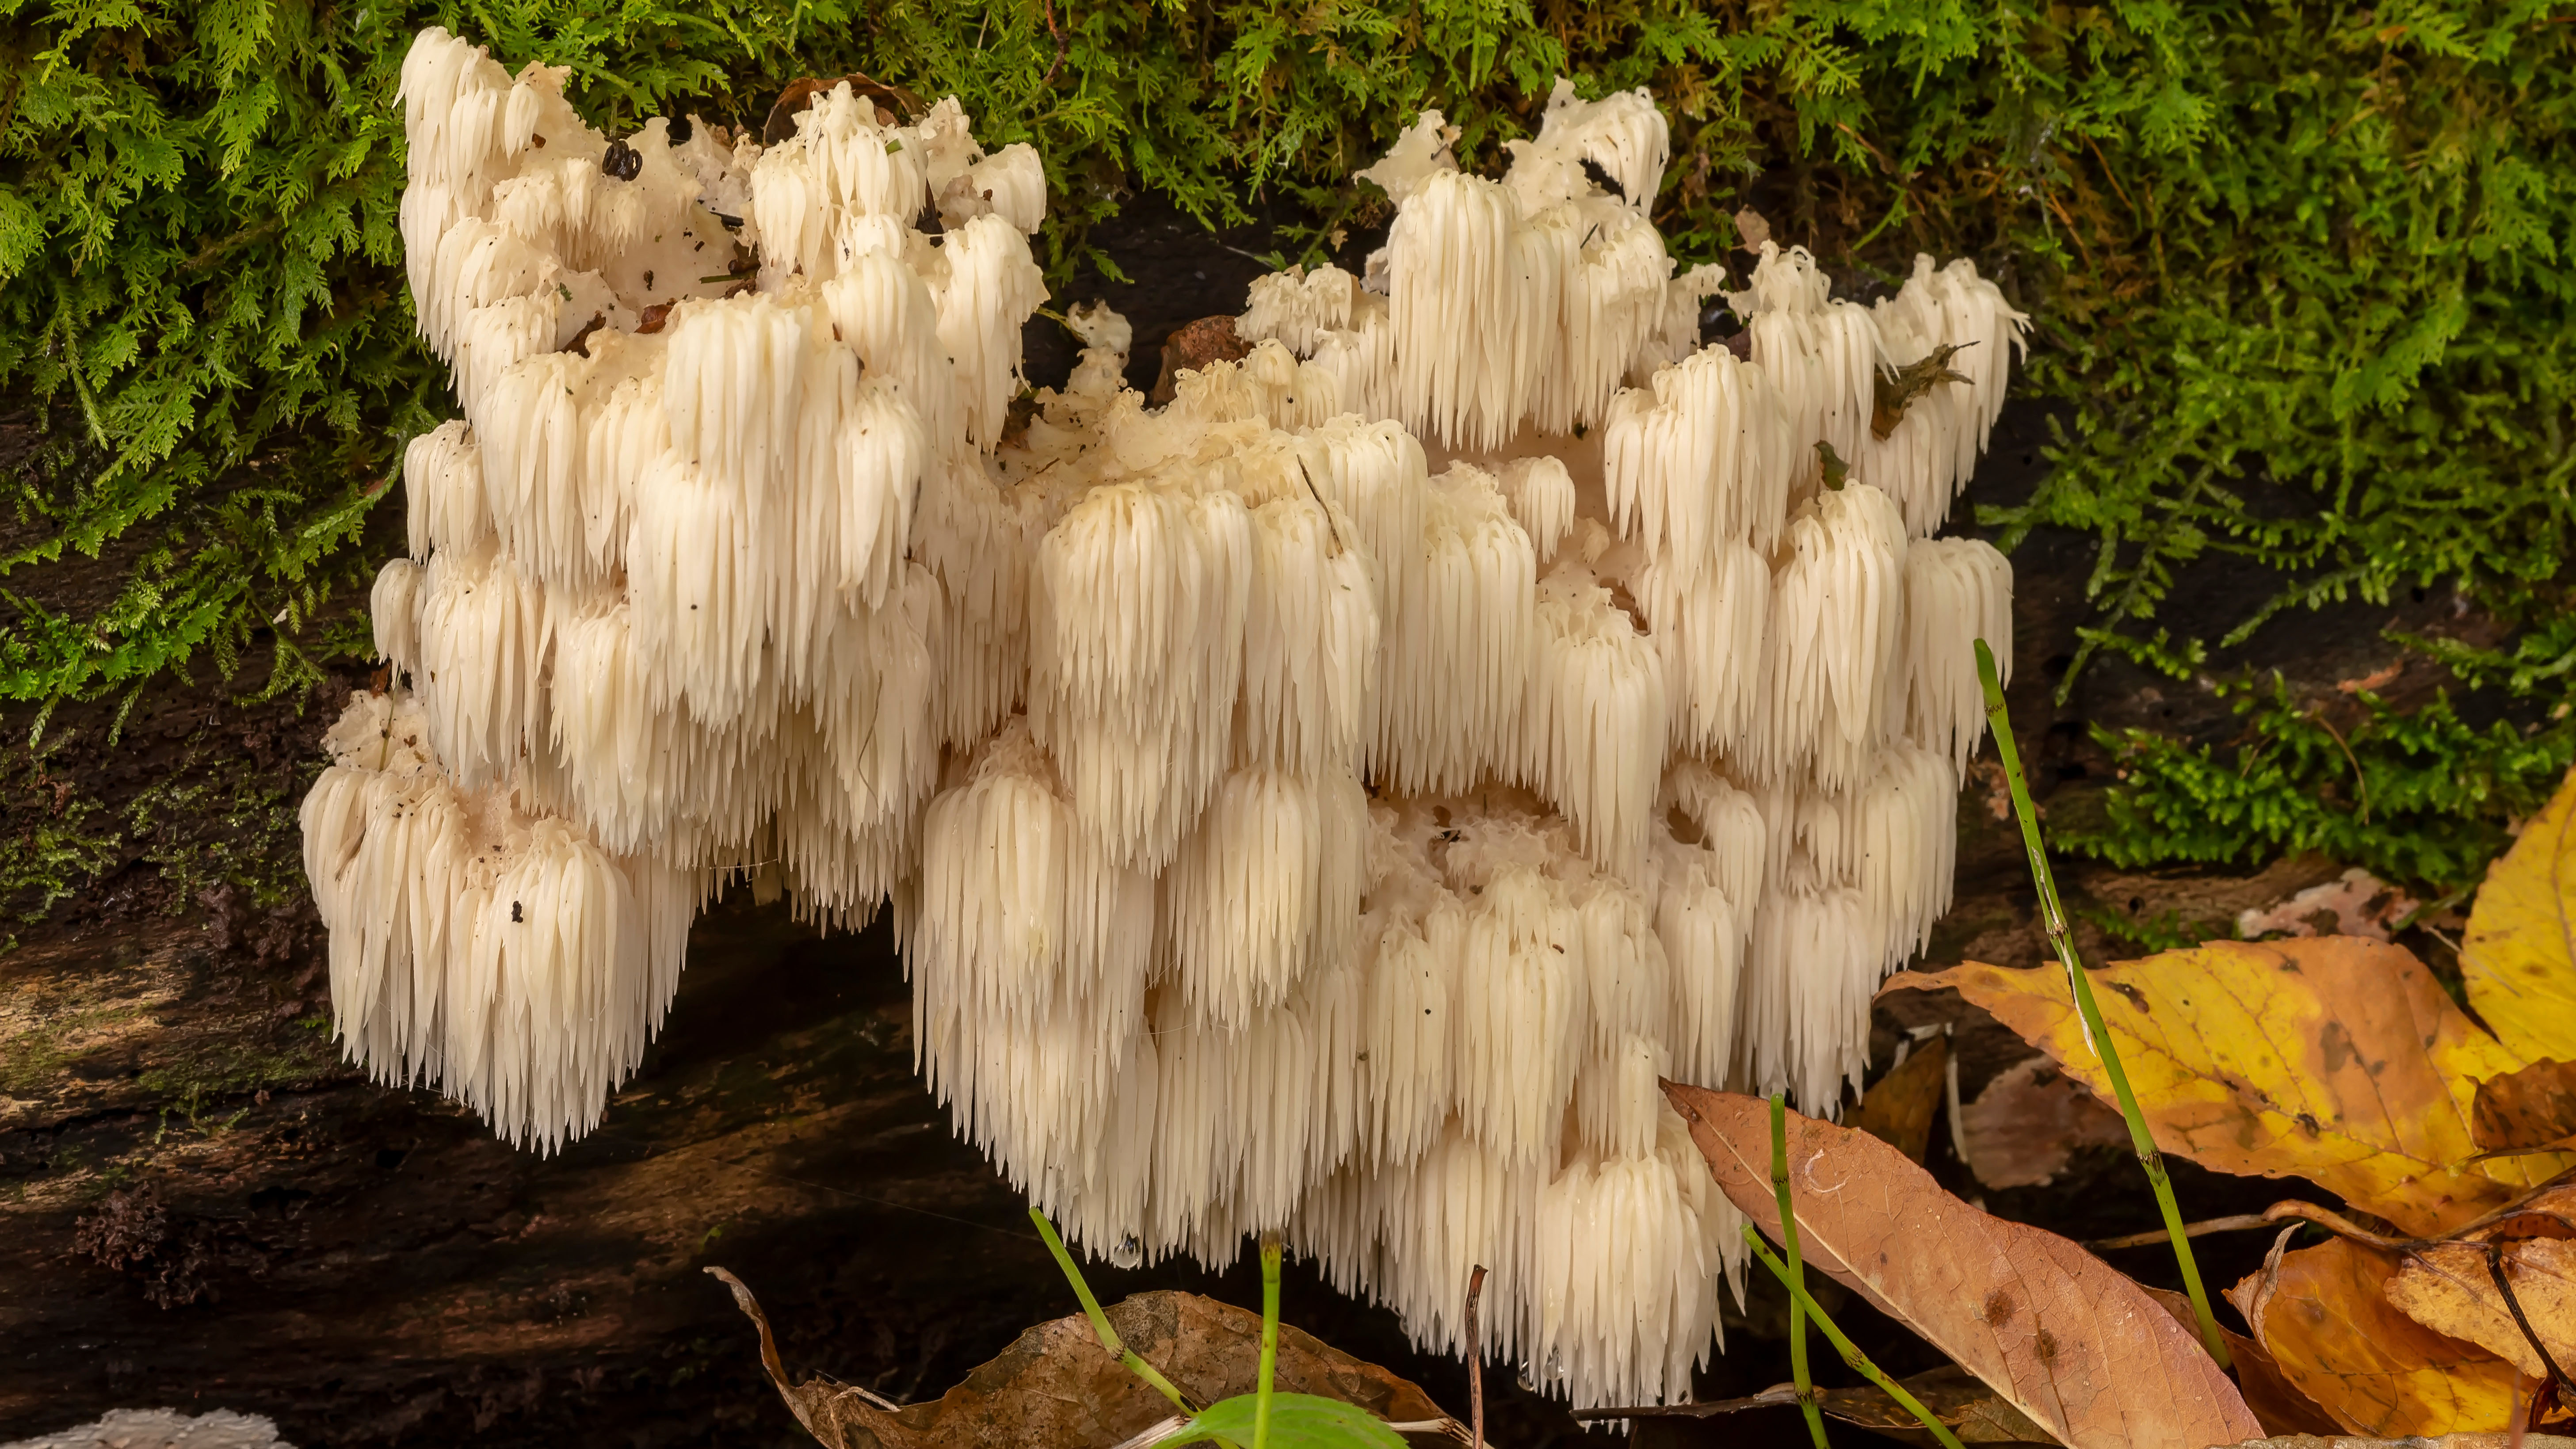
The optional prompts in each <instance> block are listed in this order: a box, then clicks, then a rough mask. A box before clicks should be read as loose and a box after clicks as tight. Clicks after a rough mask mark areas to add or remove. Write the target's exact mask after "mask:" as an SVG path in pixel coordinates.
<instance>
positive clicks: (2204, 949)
mask: <svg viewBox="0 0 2576 1449" xmlns="http://www.w3.org/2000/svg"><path fill="white" fill-rule="evenodd" d="M1888 986H1889V989H1890V990H1900V989H1906V988H1916V989H1924V990H1931V989H1937V988H1941V987H1955V988H1957V989H1958V991H1959V992H1960V993H1961V994H1962V995H1964V996H1966V997H1967V998H1968V999H1969V1000H1970V1001H1972V1002H1975V1003H1976V1004H1977V1005H1979V1006H1981V1007H1984V1008H1985V1009H1986V1010H1987V1011H1989V1012H1991V1013H1993V1014H1994V1016H1995V1017H1996V1019H1998V1020H2000V1021H2001V1022H2003V1023H2004V1025H2006V1026H2008V1027H2010V1028H2012V1029H2013V1030H2014V1031H2015V1032H2018V1033H2019V1034H2020V1035H2021V1036H2022V1038H2023V1039H2024V1040H2026V1041H2028V1042H2030V1043H2031V1044H2032V1045H2034V1046H2037V1047H2039V1048H2040V1049H2041V1050H2042V1051H2045V1052H2047V1053H2048V1054H2049V1055H2050V1056H2051V1057H2053V1058H2055V1059H2056V1061H2057V1062H2058V1064H2059V1065H2060V1066H2061V1067H2062V1068H2063V1069H2064V1070H2065V1072H2066V1074H2067V1075H2068V1076H2071V1077H2074V1078H2075V1079H2076V1080H2078V1081H2080V1082H2082V1083H2084V1085H2085V1086H2086V1087H2088V1088H2089V1089H2091V1091H2092V1092H2093V1094H2094V1095H2095V1096H2096V1097H2099V1098H2100V1099H2102V1100H2103V1101H2104V1102H2106V1103H2107V1102H2109V1101H2111V1100H2112V1093H2111V1087H2110V1082H2109V1079H2108V1078H2107V1077H2105V1076H2104V1075H2103V1072H2102V1065H2101V1062H2100V1061H2099V1060H2097V1059H2096V1058H2095V1057H2094V1055H2093V1053H2092V1051H2091V1049H2090V1048H2088V1047H2087V1046H2086V1045H2085V1043H2084V1027H2083V1022H2082V1019H2081V1018H2079V1017H2078V1016H2077V1015H2076V1013H2075V1008H2074V1006H2073V1004H2072V1002H2071V1001H2070V999H2069V997H2068V994H2067V988H2066V973H2065V972H2064V971H2063V970H2060V969H2058V968H2055V967H2048V968H2043V969H2040V970H2035V971H2016V970H2007V969H2005V968H2003V967H1998V966H1987V965H1982V964H1979V963H1975V962H1971V963H1969V964H1967V965H1964V966H1958V967H1955V968H1953V969H1951V970H1948V971H1943V972H1938V973H1934V974H1928V975H1927V974H1923V973H1918V972H1907V973H1905V974H1903V975H1900V976H1898V977H1896V978H1895V979H1894V980H1892V981H1891V982H1889V983H1888ZM2093 994H2094V997H2095V999H2096V1001H2097V1002H2099V1004H2100V1006H2101V1008H2102V1017H2103V1022H2104V1024H2105V1025H2106V1026H2107V1027H2109V1029H2110V1031H2111V1035H2112V1038H2113V1040H2114V1041H2115V1042H2117V1043H2118V1046H2119V1051H2120V1059H2121V1061H2122V1063H2123V1064H2124V1065H2125V1066H2126V1067H2127V1069H2128V1073H2129V1084H2130V1087H2131V1089H2132V1090H2134V1091H2135V1092H2136V1093H2137V1096H2138V1105H2139V1108H2140V1110H2141V1111H2143V1112H2144V1113H2145V1115H2146V1118H2147V1125H2148V1129H2149V1130H2150V1131H2151V1132H2152V1133H2153V1134H2154V1136H2155V1139H2156V1145H2157V1147H2159V1148H2160V1149H2162V1150H2164V1151H2166V1152H2171V1153H2175V1154H2177V1155H2179V1156H2182V1157H2188V1158H2190V1159H2191V1160H2192V1161H2194V1162H2197V1163H2199V1164H2200V1165H2201V1166H2203V1167H2209V1168H2215V1169H2217V1170H2218V1171H2221V1172H2234V1173H2244V1174H2250V1175H2257V1176H2263V1177H2303V1178H2306V1179H2307V1180H2309V1181H2310V1182H2313V1183H2315V1184H2317V1185H2318V1186H2320V1187H2323V1188H2325V1189H2327V1190H2328V1191H2331V1192H2334V1193H2337V1194H2339V1195H2340V1196H2342V1197H2343V1198H2344V1199H2345V1200H2346V1201H2347V1202H2351V1203H2354V1204H2357V1205H2360V1206H2363V1207H2365V1208H2367V1209H2368V1210H2369V1211H2371V1212H2373V1213H2377V1214H2378V1215H2380V1216H2381V1217H2384V1218H2387V1219H2388V1220H2389V1221H2391V1222H2394V1223H2396V1224H2397V1225H2398V1226H2399V1228H2401V1229H2402V1230H2403V1231H2405V1232H2406V1233H2408V1234H2410V1235H2414V1236H2427V1237H2429V1236H2435V1235H2438V1234H2440V1233H2441V1232H2442V1231H2443V1230H2444V1229H2446V1228H2448V1227H2450V1226H2451V1225H2452V1224H2455V1223H2458V1222H2462V1221H2465V1220H2467V1219H2469V1218H2473V1217H2475V1216H2477V1215H2478V1214H2479V1213H2482V1212H2485V1211H2486V1210H2488V1209H2490V1208H2494V1207H2500V1206H2502V1205H2503V1204H2505V1203H2506V1202H2509V1201H2511V1200H2512V1199H2513V1197H2514V1196H2515V1195H2516V1194H2517V1193H2518V1192H2520V1191H2521V1190H2523V1189H2524V1188H2526V1187H2527V1186H2529V1185H2531V1184H2533V1183H2537V1182H2540V1181H2543V1180H2545V1179H2547V1178H2548V1177H2549V1176H2550V1175H2551V1174H2553V1173H2555V1172H2557V1171H2558V1170H2559V1169H2560V1168H2562V1167H2564V1166H2566V1165H2567V1164H2568V1162H2569V1159H2568V1158H2566V1157H2565V1156H2563V1155H2549V1154H2545V1155H2540V1156H2533V1157H2521V1158H2504V1159H2497V1160H2494V1161H2489V1162H2482V1163H2471V1162H2470V1161H2469V1159H2470V1158H2472V1157H2473V1156H2475V1155H2476V1153H2477V1150H2478V1149H2477V1144H2476V1142H2475V1141H2474V1140H2473V1139H2472V1137H2471V1135H2470V1130H2469V1117H2470V1110H2471V1105H2472V1103H2473V1102H2474V1101H2475V1100H2476V1094H2477V1082H2478V1079H2480V1078H2483V1077H2492V1076H2497V1075H2500V1074H2502V1073H2504V1072H2509V1071H2511V1070H2513V1069H2514V1068H2515V1067H2517V1066H2519V1065H2521V1063H2520V1061H2519V1060H2518V1059H2516V1058H2514V1057H2513V1056H2512V1055H2511V1054H2510V1053H2508V1052H2506V1051H2505V1050H2504V1049H2503V1048H2502V1047H2500V1046H2498V1045H2497V1044H2496V1042H2495V1040H2494V1038H2492V1037H2489V1036H2487V1035H2486V1034H2485V1033H2483V1032H2481V1031H2479V1030H2478V1029H2477V1027H2476V1025H2475V1024H2474V1023H2472V1022H2471V1021H2469V1019H2468V1018H2467V1017H2466V1016H2464V1015H2462V1014H2461V1013H2460V1010H2459V1008H2457V1007H2455V1006H2453V1005H2452V1004H2451V1000H2450V998H2449V997H2447V996H2445V995H2444V994H2443V993H2442V988H2441V985H2440V984H2439V983H2438V982H2436V981H2435V980H2434V979H2433V976H2432V973H2431V972H2429V971H2427V970H2425V969H2424V966H2423V964H2422V963H2421V962H2419V961H2417V960H2416V959H2415V958H2414V957H2413V956H2411V955H2408V954H2407V953H2406V952H2405V951H2403V950H2401V949H2399V948H2398V947H2395V946H2391V945H2387V944H2385V943H2383V942H2378V941H2368V940H2363V939H2361V938H2358V937H2352V936H2316V937H2307V938H2299V939H2292V940H2286V941H2270V942H2264V943H2262V944H2259V945H2258V944H2254V943H2250V942H2243V941H2216V942H2212V943H2210V944H2208V945H2205V946H2198V947H2194V948H2192V949H2189V950H2184V951H2168V952H2166V953H2164V954H2163V955H2160V956H2151V957H2149V958H2147V959H2146V960H2144V961H2127V962H2122V963H2120V964H2118V965H2115V966H2109V967H2105V968H2103V969H2102V970H2099V971H2096V972H2094V973H2093Z"/></svg>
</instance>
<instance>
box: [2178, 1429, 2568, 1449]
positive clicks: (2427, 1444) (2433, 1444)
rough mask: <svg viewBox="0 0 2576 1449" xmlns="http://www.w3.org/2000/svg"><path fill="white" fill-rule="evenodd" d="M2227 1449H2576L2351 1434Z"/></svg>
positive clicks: (2470, 1437)
mask: <svg viewBox="0 0 2576 1449" xmlns="http://www.w3.org/2000/svg"><path fill="white" fill-rule="evenodd" d="M2226 1449H2576V1439H2570V1438H2568V1437H2567V1436H2566V1435H2564V1434H2521V1435H2515V1434H2507V1433H2502V1432H2496V1433H2483V1434H2443V1435H2440V1436H2438V1437H2436V1438H2431V1439H2364V1438H2357V1437H2355V1436H2353V1435H2350V1434H2336V1435H2333V1436H2331V1437H2329V1436H2325V1435H2319V1434H2289V1435H2284V1436H2283V1437H2281V1438H2278V1439H2248V1440H2246V1441H2245V1442H2244V1443H2242V1444H2230V1445H2228V1446H2226Z"/></svg>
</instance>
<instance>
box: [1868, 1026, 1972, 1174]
mask: <svg viewBox="0 0 2576 1449" xmlns="http://www.w3.org/2000/svg"><path fill="white" fill-rule="evenodd" d="M1949 1063H1950V1044H1949V1042H1947V1041H1945V1040H1943V1039H1942V1038H1940V1037H1937V1036H1936V1037H1934V1038H1932V1039H1931V1040H1930V1041H1928V1042H1925V1043H1924V1044H1923V1046H1922V1049H1921V1050H1919V1051H1917V1052H1915V1053H1914V1054H1913V1055H1912V1056H1909V1057H1907V1058H1906V1059H1905V1061H1904V1064H1903V1065H1901V1066H1899V1067H1897V1068H1896V1070H1894V1071H1892V1072H1889V1073H1888V1074H1887V1075H1886V1076H1885V1077H1882V1078H1880V1079H1879V1080H1878V1081H1877V1082H1876V1083H1874V1084H1873V1085H1872V1086H1871V1087H1870V1089H1869V1092H1868V1094H1867V1095H1865V1096H1863V1097H1862V1098H1861V1099H1860V1105H1859V1106H1858V1107H1856V1108H1854V1109H1852V1111H1851V1112H1850V1113H1849V1114H1848V1115H1846V1116H1845V1117H1844V1118H1843V1123H1844V1125H1845V1126H1849V1127H1856V1128H1858V1129H1860V1130H1861V1131H1863V1132H1866V1133H1868V1134H1869V1135H1870V1136H1872V1137H1875V1138H1877V1139H1878V1140H1879V1141H1881V1142H1884V1143H1886V1144H1888V1145H1889V1146H1891V1147H1893V1148H1895V1149H1896V1150H1897V1151H1899V1152H1902V1153H1904V1154H1905V1155H1906V1157H1907V1158H1908V1159H1910V1160H1912V1161H1915V1162H1921V1161H1922V1160H1923V1154H1924V1153H1926V1152H1928V1151H1930V1150H1931V1147H1932V1119H1933V1118H1934V1117H1935V1116H1937V1115H1939V1113H1940V1111H1941V1093H1942V1087H1943V1086H1944V1085H1945V1084H1946V1083H1947V1082H1948V1081H1949V1077H1948V1075H1947V1073H1946V1072H1945V1071H1944V1070H1943V1069H1944V1068H1945V1067H1947V1066H1948V1065H1949Z"/></svg>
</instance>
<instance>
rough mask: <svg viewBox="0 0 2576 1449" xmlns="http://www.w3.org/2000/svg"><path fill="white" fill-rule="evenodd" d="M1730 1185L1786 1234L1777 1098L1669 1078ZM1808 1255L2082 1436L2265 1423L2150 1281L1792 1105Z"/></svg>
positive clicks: (2009, 1399) (2065, 1437)
mask: <svg viewBox="0 0 2576 1449" xmlns="http://www.w3.org/2000/svg"><path fill="white" fill-rule="evenodd" d="M1664 1091H1665V1094H1666V1095H1667V1096H1668V1097H1670V1098H1671V1100H1672V1103H1673V1106H1674V1108H1675V1109H1676V1110H1678V1111H1679V1112H1680V1113H1681V1115H1682V1118H1683V1120H1684V1121H1687V1122H1689V1123H1690V1124H1691V1139H1692V1140H1693V1141H1694V1142H1696V1143H1697V1144H1698V1146H1699V1150H1700V1153H1701V1155H1702V1156H1704V1157H1706V1158H1707V1159H1708V1164H1709V1170H1710V1172H1711V1173H1712V1174H1713V1175H1714V1176H1715V1178H1716V1180H1717V1185H1718V1187H1719V1189H1720V1190H1721V1191H1723V1192H1724V1193H1725V1194H1726V1196H1727V1199H1728V1200H1729V1201H1731V1202H1733V1203H1734V1204H1735V1206H1736V1208H1737V1209H1738V1210H1739V1211H1741V1212H1743V1213H1744V1214H1745V1216H1747V1217H1749V1218H1751V1219H1753V1221H1754V1223H1755V1224H1756V1225H1757V1226H1759V1227H1761V1228H1762V1229H1763V1230H1765V1231H1766V1232H1769V1233H1771V1235H1772V1236H1773V1238H1774V1239H1775V1240H1776V1239H1777V1238H1778V1236H1779V1226H1780V1213H1779V1207H1778V1204H1777V1201H1776V1200H1775V1199H1774V1197H1773V1195H1772V1187H1771V1119H1770V1105H1769V1104H1768V1103H1766V1102H1764V1101H1763V1100H1762V1099H1760V1098H1758V1097H1747V1096H1742V1095H1739V1094H1736V1093H1732V1092H1711V1091H1707V1090H1704V1089H1702V1088H1698V1087H1685V1086H1681V1085H1678V1084H1675V1083H1669V1082H1668V1083H1666V1084H1665V1086H1664ZM1788 1121H1789V1127H1788V1146H1789V1178H1790V1188H1791V1195H1792V1202H1793V1204H1794V1205H1795V1207H1796V1210H1797V1214H1798V1229H1799V1234H1800V1240H1801V1243H1802V1245H1803V1246H1804V1249H1805V1252H1806V1259H1807V1262H1808V1264H1809V1265H1810V1266H1812V1267H1815V1268H1817V1269H1818V1270H1819V1271H1822V1272H1824V1273H1826V1274H1828V1275H1829V1276H1831V1277H1833V1278H1834V1279H1835V1280H1836V1281H1838V1282H1841V1283H1843V1284H1845V1285H1847V1286H1849V1287H1851V1288H1852V1289H1853V1290H1855V1291H1857V1292H1858V1293H1859V1294H1860V1295H1861V1296H1862V1297H1864V1298H1866V1299H1868V1300H1869V1301H1870V1303H1871V1304H1872V1305H1874V1306H1876V1307H1878V1308H1879V1309H1881V1310H1882V1311H1884V1312H1886V1313H1888V1314H1889V1315H1891V1316H1892V1317H1894V1318H1896V1319H1897V1320H1899V1321H1900V1322H1902V1323H1904V1324H1906V1325H1907V1326H1908V1327H1910V1328H1912V1329H1913V1330H1914V1331H1915V1332H1916V1333H1918V1334H1920V1335H1922V1336H1923V1337H1924V1338H1925V1339H1926V1340H1928V1341H1929V1342H1930V1343H1931V1344H1932V1345H1933V1346H1934V1347H1935V1348H1938V1349H1940V1350H1941V1351H1942V1352H1943V1353H1945V1354H1947V1355H1949V1357H1950V1358H1951V1359H1952V1360H1953V1361H1954V1362H1956V1363H1957V1364H1958V1365H1959V1366H1960V1367H1962V1368H1964V1369H1966V1370H1967V1371H1968V1372H1970V1373H1973V1374H1975V1375H1976V1376H1977V1377H1978V1378H1979V1379H1981V1380H1983V1381H1984V1382H1985V1384H1986V1385H1987V1387H1989V1388H1991V1389H1993V1390H1994V1391H1995V1393H1996V1395H1997V1396H1998V1397H2000V1398H2002V1399H2003V1400H2004V1401H2005V1402H2006V1403H2009V1404H2011V1405H2012V1406H2013V1407H2014V1408H2015V1409H2017V1410H2019V1411H2020V1412H2021V1413H2023V1414H2025V1415H2027V1416H2028V1417H2029V1418H2030V1419H2031V1420H2032V1421H2033V1422H2035V1423H2037V1424H2038V1425H2039V1426H2040V1427H2041V1428H2043V1429H2045V1430H2047V1431H2048V1433H2049V1434H2050V1435H2051V1436H2053V1437H2054V1438H2056V1439H2057V1440H2058V1441H2059V1442H2060V1443H2063V1444H2067V1445H2070V1446H2073V1449H2093V1446H2097V1445H2099V1446H2103V1449H2109V1446H2113V1445H2130V1444H2189V1445H2207V1444H2227V1443H2234V1442H2235V1441H2237V1440H2240V1439H2250V1438H2254V1437H2256V1436H2257V1435H2259V1434H2260V1433H2261V1432H2262V1427H2261V1425H2260V1424H2259V1423H2258V1422H2257V1421H2256V1420H2255V1417H2254V1414H2253V1412H2252V1411H2251V1410H2249V1409H2247V1408H2246V1407H2245V1401H2244V1399H2243V1398H2242V1397H2240V1396H2239V1395H2238V1394H2237V1391H2236V1386H2235V1385H2234V1384H2232V1383H2230V1382H2228V1379H2227V1375H2226V1374H2224V1373H2222V1372H2220V1371H2219V1368H2218V1365H2217V1364H2216V1363H2214V1362H2212V1361H2211V1359H2210V1357H2209V1355H2208V1354H2206V1353H2204V1352H2203V1351H2202V1350H2201V1347H2200V1344H2199V1341H2198V1340H2197V1339H2195V1338H2194V1337H2193V1336H2192V1335H2191V1334H2190V1333H2188V1332H2186V1331H2185V1330H2184V1329H2183V1328H2182V1327H2181V1326H2180V1325H2178V1324H2176V1323H2175V1322H2174V1321H2173V1319H2172V1318H2170V1317H2168V1316H2167V1315H2166V1314H2165V1312H2164V1310H2163V1309H2161V1308H2159V1307H2157V1306H2156V1302H2155V1300H2154V1299H2152V1298H2150V1297H2148V1296H2147V1293H2146V1291H2145V1290H2144V1289H2142V1288H2140V1287H2139V1286H2138V1285H2137V1284H2136V1283H2134V1282H2131V1281H2130V1280H2129V1279H2128V1277H2127V1276H2125V1275H2123V1274H2122V1273H2120V1272H2119V1271H2117V1270H2116V1269H2114V1268H2112V1267H2111V1266H2110V1265H2108V1264H2106V1263H2104V1262H2102V1261H2101V1260H2100V1259H2098V1258H2095V1257H2093V1256H2092V1255H2091V1254H2089V1253H2087V1252H2085V1251H2084V1250H2083V1249H2082V1248H2080V1247H2078V1246H2076V1245H2075V1244H2074V1243H2072V1242H2069V1241H2067V1240H2066V1239H2064V1238H2061V1237H2059V1236H2058V1235H2056V1234H2055V1233H2051V1232H2047V1231H2045V1230H2043V1229H2040V1228H2034V1227H2031V1226H2029V1225H2027V1224H2023V1223H2011V1222H2005V1221H2003V1220H2002V1219H2000V1218H1995V1217H1989V1216H1988V1215H1986V1214H1984V1213H1981V1212H1979V1211H1977V1210H1976V1209H1975V1208H1972V1207H1970V1206H1968V1205H1967V1204H1966V1203H1963V1202H1961V1201H1959V1200H1958V1199H1957V1198H1955V1197H1952V1196H1950V1195H1949V1194H1948V1193H1946V1192H1943V1191H1942V1190H1941V1188H1940V1185H1939V1184H1937V1183H1935V1182H1934V1181H1933V1180H1932V1175H1931V1174H1930V1173H1927V1172H1925V1171H1924V1170H1923V1169H1922V1168H1920V1167H1917V1166H1916V1165H1914V1164H1913V1163H1912V1162H1909V1161H1907V1160H1906V1158H1905V1156H1904V1154H1902V1153H1900V1152H1898V1151H1897V1150H1896V1149H1895V1148H1893V1147H1890V1146H1888V1145H1887V1144H1886V1143H1884V1142H1881V1141H1879V1140H1878V1139H1877V1138H1875V1137H1872V1136H1870V1135H1869V1134H1867V1133H1865V1132H1856V1131H1853V1130H1851V1129H1849V1128H1844V1127H1836V1126H1834V1125H1833V1124H1832V1123H1829V1122H1818V1121H1816V1120H1814V1119H1812V1118H1808V1117H1801V1116H1799V1115H1797V1114H1796V1113H1791V1114H1790V1115H1789V1119H1788Z"/></svg>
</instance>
